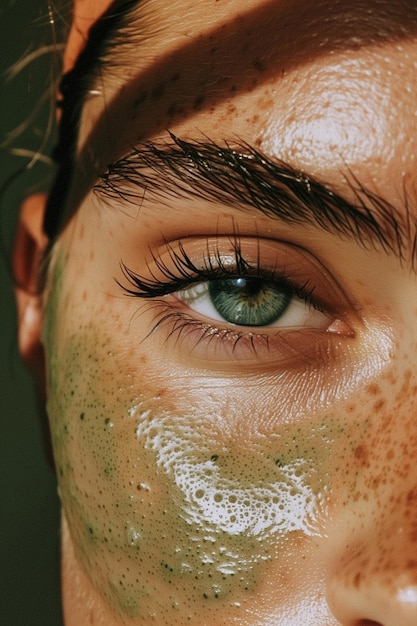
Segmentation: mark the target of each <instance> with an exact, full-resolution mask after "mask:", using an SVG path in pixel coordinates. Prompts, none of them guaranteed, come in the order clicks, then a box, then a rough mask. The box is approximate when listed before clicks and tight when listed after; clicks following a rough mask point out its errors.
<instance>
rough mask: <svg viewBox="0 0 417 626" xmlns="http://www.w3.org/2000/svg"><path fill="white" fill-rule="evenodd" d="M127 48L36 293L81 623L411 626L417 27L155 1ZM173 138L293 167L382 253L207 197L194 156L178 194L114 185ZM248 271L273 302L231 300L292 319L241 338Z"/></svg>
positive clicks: (414, 20)
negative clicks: (279, 302) (338, 202)
mask: <svg viewBox="0 0 417 626" xmlns="http://www.w3.org/2000/svg"><path fill="white" fill-rule="evenodd" d="M394 5H395V6H394ZM129 25H130V29H129V31H128V32H127V33H126V35H125V38H124V39H123V45H120V46H119V47H117V46H114V47H111V46H109V47H108V51H107V52H104V53H103V58H102V59H101V62H100V64H99V66H98V70H97V72H96V79H95V81H94V82H93V83H92V84H91V89H89V91H88V94H87V96H86V98H85V102H84V106H83V109H82V114H81V117H80V125H79V136H78V141H77V146H76V151H77V159H76V163H75V167H74V171H73V175H72V178H71V180H70V181H69V183H70V184H69V190H68V194H67V196H66V199H65V206H64V207H63V210H64V213H65V220H64V223H63V229H62V232H61V233H60V234H59V236H58V237H57V239H56V241H55V243H54V246H53V247H52V250H51V253H50V258H49V260H48V271H47V278H46V285H45V291H44V294H43V298H42V309H41V311H42V313H41V315H42V326H43V329H42V334H41V336H40V341H41V342H42V344H43V347H44V350H45V359H46V368H47V375H46V387H47V398H48V401H47V406H48V414H49V418H50V423H51V436H52V443H53V448H54V455H55V462H56V468H57V476H58V483H59V492H60V496H61V499H62V505H63V598H64V612H65V620H66V621H65V623H66V624H67V625H68V626H72V625H74V626H75V625H78V624H87V623H90V624H98V625H104V624H107V625H113V624H114V625H121V624H126V625H133V624H164V625H166V626H174V625H177V624H178V625H183V624H186V623H190V624H196V625H197V624H198V625H202V624H204V625H207V626H208V625H218V624H220V623H225V624H229V623H230V624H241V625H245V626H249V625H256V626H261V625H262V626H293V625H294V626H300V625H301V624H302V625H303V626H313V625H314V626H335V625H336V624H338V623H341V624H344V625H345V626H360V625H361V624H362V625H364V624H377V625H378V624H379V625H382V626H394V625H395V626H412V625H413V624H415V623H416V619H417V558H416V557H415V556H414V555H415V554H417V486H416V485H417V470H416V464H415V458H416V454H417V425H416V419H415V411H416V398H417V395H416V394H417V381H416V377H415V373H414V372H415V358H414V354H415V350H416V348H417V346H416V333H415V331H414V329H415V326H416V315H417V295H416V294H417V291H416V289H415V287H416V276H415V271H414V269H413V268H414V266H415V258H414V257H415V249H414V242H415V230H416V229H415V222H416V219H415V212H416V209H415V205H416V202H415V178H414V177H415V174H414V169H415V145H414V142H415V139H414V138H415V137H416V136H417V117H416V115H415V100H416V93H415V92H416V86H415V69H416V63H417V44H416V40H415V33H416V27H417V9H416V7H415V6H414V3H409V2H399V3H388V2H376V1H369V2H366V1H364V2H360V3H356V2H336V3H335V2H329V1H322V2H318V3H317V2H315V3H310V2H308V1H304V2H301V1H299V2H296V3H294V2H285V1H282V2H279V1H275V2H271V1H269V2H266V1H259V0H256V1H255V0H251V1H250V2H245V3H244V7H242V3H241V2H240V1H237V0H231V1H230V2H216V1H215V0H205V1H204V2H199V3H195V2H191V1H188V0H184V1H181V2H179V1H176V2H171V3H168V4H167V3H164V2H162V1H161V0H147V1H144V2H142V3H139V4H138V6H137V7H135V8H134V9H132V11H131V14H130V16H129ZM142 39H143V40H142ZM120 68H123V71H120ZM179 141H183V142H186V143H187V145H188V146H193V147H194V148H195V149H196V150H197V152H198V146H199V144H200V143H201V142H204V143H205V144H209V145H210V146H212V145H213V142H215V144H214V145H217V146H220V147H221V148H222V149H224V151H225V152H224V153H225V154H226V155H227V156H228V158H231V155H232V154H236V153H238V154H239V155H240V156H239V162H240V163H243V166H242V167H243V171H244V172H246V174H247V176H248V177H249V174H248V172H249V170H250V168H249V165H248V167H247V169H244V166H245V163H246V162H248V163H249V162H250V161H251V159H252V160H253V155H254V151H258V153H259V154H264V155H265V158H266V159H268V162H273V163H279V162H281V161H284V162H285V163H286V164H287V168H288V170H289V169H291V170H292V171H296V172H298V174H299V179H300V180H301V179H302V176H303V175H305V176H307V177H308V180H307V179H303V180H304V183H303V184H304V188H305V189H306V198H307V199H306V202H307V203H308V201H309V194H308V191H309V185H310V187H311V185H312V184H313V181H314V180H317V181H319V182H320V183H321V184H322V186H325V187H326V189H328V190H330V192H331V193H333V192H334V193H336V194H337V195H338V196H340V198H343V199H345V201H346V203H351V204H352V205H355V206H360V207H361V211H362V214H364V215H366V214H367V211H368V213H370V214H371V215H376V214H377V215H378V219H379V222H380V224H379V229H380V231H381V232H380V236H379V237H376V238H375V237H373V236H371V235H369V236H365V235H364V234H363V233H362V231H361V230H360V229H357V231H356V232H355V228H354V227H352V228H351V229H350V232H349V231H348V229H344V230H343V229H341V228H337V227H336V226H337V224H338V223H339V222H341V221H342V220H343V216H342V215H338V217H337V220H336V221H337V224H336V226H335V227H334V228H332V227H330V226H329V225H328V223H327V222H326V225H325V226H324V225H323V224H322V223H321V220H316V222H314V221H313V220H311V221H310V222H307V221H303V222H302V223H298V222H297V221H296V222H293V221H292V220H291V219H290V218H287V219H284V218H282V217H280V216H277V215H273V214H272V212H270V211H263V210H260V209H259V207H257V206H256V203H255V202H254V204H253V206H251V205H250V202H248V201H247V200H245V201H244V202H242V203H239V202H237V201H236V200H233V201H232V200H231V198H230V197H227V198H226V197H225V196H224V195H223V196H221V197H219V194H217V195H216V194H213V193H212V194H211V195H210V194H208V193H207V194H206V193H201V195H199V194H198V185H197V187H196V184H195V182H192V181H191V177H192V176H191V173H189V174H187V167H188V169H189V170H190V172H191V171H192V172H193V173H195V172H196V171H197V172H198V175H199V176H200V179H198V180H201V181H205V180H206V179H207V171H210V173H212V172H214V173H216V172H217V171H218V170H217V169H215V167H214V165H215V164H213V160H212V161H210V160H208V162H207V161H206V162H205V164H204V165H201V164H200V165H199V164H198V163H197V162H196V157H195V156H194V157H193V158H192V159H191V158H190V157H189V153H187V154H188V157H187V158H188V161H186V163H187V167H185V168H184V172H183V173H182V176H183V177H182V179H180V177H179V176H178V174H174V180H177V181H178V184H179V181H180V180H181V190H179V189H178V187H177V191H175V186H174V188H173V187H172V185H171V186H169V185H164V184H163V182H164V180H165V178H164V176H165V174H164V171H163V168H162V166H161V160H160V161H158V162H156V161H155V162H152V167H153V170H152V171H151V168H150V166H149V164H142V163H141V164H140V167H143V172H144V176H143V177H139V176H137V175H136V174H135V171H136V172H137V170H138V167H139V166H138V162H137V160H136V161H135V160H134V164H133V168H134V170H133V175H130V174H131V173H132V172H129V169H123V168H121V166H120V163H121V162H123V163H124V164H125V161H123V159H126V158H127V155H131V154H132V153H134V150H135V147H137V149H138V151H139V153H140V152H141V148H142V149H144V147H145V143H146V142H148V143H147V144H146V145H147V146H149V145H152V146H153V147H156V148H158V149H159V150H160V152H161V154H162V156H163V154H164V153H167V152H169V151H170V150H171V151H172V150H173V149H176V147H178V145H179V144H178V142H179ZM149 142H151V143H149ZM182 145H183V146H184V145H185V143H183V144H182ZM245 146H246V147H245ZM207 163H208V165H207ZM110 164H112V165H110ZM112 167H114V168H115V169H116V170H117V171H118V172H119V173H120V172H122V174H121V175H120V176H119V178H118V179H117V181H116V184H117V191H116V193H113V194H109V193H108V188H106V187H105V182H103V181H106V176H107V180H108V175H109V172H111V171H112ZM199 167H200V170H201V171H199V169H198V168H199ZM216 167H217V165H216ZM231 169H233V166H232V167H231ZM113 171H114V169H113ZM103 176H104V178H103ZM259 176H260V177H261V178H262V176H261V174H259ZM152 177H154V178H155V179H156V180H158V177H159V180H161V179H162V183H159V186H152V185H151V184H150V180H151V179H152ZM217 178H218V177H217V176H214V179H217ZM243 180H244V177H243ZM306 180H307V182H305V181H306ZM144 181H145V182H144ZM145 183H146V184H145ZM240 184H241V183H240ZM283 184H284V183H283ZM264 186H266V182H265V181H264ZM268 186H270V181H268ZM93 187H94V188H93ZM203 187H204V185H203V183H201V189H203ZM260 187H262V185H261V186H260ZM196 188H197V192H196ZM246 188H247V189H249V190H251V189H252V187H251V186H250V185H249V184H248V185H247V187H246ZM365 189H366V190H367V192H366V193H365V192H364V190H365ZM249 195H250V192H249ZM289 196H290V198H291V199H292V200H291V202H292V204H291V203H290V211H294V210H295V208H296V206H297V202H295V201H294V199H293V195H292V194H291V193H290V194H289ZM371 196H372V198H374V203H373V204H372V202H370V198H371ZM382 198H384V200H382ZM387 211H388V213H389V215H390V216H391V215H392V214H393V213H394V216H395V226H393V223H394V220H392V219H391V220H390V218H389V217H388V218H387V216H386V215H387ZM291 215H292V214H291ZM384 216H385V217H384ZM383 217H384V219H383ZM371 222H372V220H371ZM372 223H373V222H372ZM381 233H382V234H381ZM399 257H400V258H399ZM238 270H239V271H238ZM242 276H243V277H244V279H245V280H246V281H248V284H252V283H251V282H250V281H251V280H253V279H256V280H257V281H258V282H259V280H261V282H262V281H263V282H262V286H263V288H264V291H261V292H259V291H256V292H255V296H254V295H253V293H252V292H251V293H249V295H248V291H246V292H242V291H239V289H240V287H239V285H236V284H235V283H233V289H235V290H236V289H237V293H238V294H242V293H244V295H245V298H246V299H244V300H243V302H244V307H245V306H247V303H248V302H249V303H252V302H253V301H256V302H257V303H258V302H269V300H270V298H271V297H272V295H274V296H275V295H276V294H277V291H279V295H280V296H281V295H282V292H283V291H284V292H285V293H286V294H289V300H290V302H291V305H290V304H289V305H288V308H287V309H285V311H284V313H283V315H282V316H281V315H277V316H276V319H274V320H273V321H272V322H271V323H268V325H261V324H260V325H259V326H257V325H255V324H247V325H241V324H236V323H232V322H230V321H228V320H227V319H226V320H225V319H223V318H222V316H221V315H220V316H219V312H218V310H214V309H213V306H212V305H213V294H214V295H215V296H216V297H217V295H218V293H219V291H216V286H215V283H216V284H218V281H219V280H220V279H222V280H225V281H226V283H225V284H226V285H229V284H230V281H231V280H232V279H236V278H239V277H242ZM207 284H209V287H210V289H211V291H209V292H207ZM157 289H159V291H157ZM207 293H209V295H207ZM231 293H232V296H230V297H229V298H228V299H227V302H228V303H229V302H230V301H231V302H232V303H233V305H234V303H236V304H239V305H241V304H242V300H241V299H239V298H235V292H233V291H232V292H231ZM210 294H211V301H210V297H209V296H210ZM222 294H223V292H222V291H221V290H220V296H222ZM261 296H262V297H261ZM262 298H263V299H262ZM290 307H292V308H290ZM232 308H233V307H232ZM260 310H261V311H263V308H262V306H260Z"/></svg>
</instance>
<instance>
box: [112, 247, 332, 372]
mask: <svg viewBox="0 0 417 626" xmlns="http://www.w3.org/2000/svg"><path fill="white" fill-rule="evenodd" d="M221 241H222V244H219V243H218V242H216V243H215V244H213V242H210V243H209V241H208V240H206V241H205V246H206V254H205V255H203V256H202V260H201V262H200V264H199V266H197V265H196V263H195V262H194V261H193V260H192V258H191V256H190V254H189V253H188V252H187V250H186V249H185V247H184V244H183V242H181V241H180V242H178V243H176V245H175V249H174V247H173V246H172V245H171V244H166V247H165V248H164V250H163V252H162V253H160V252H158V255H156V254H152V257H151V261H150V262H148V264H147V275H148V276H147V277H145V276H143V275H139V274H138V273H136V272H134V271H133V270H131V269H130V268H129V267H127V265H126V264H125V263H123V262H121V264H120V267H121V272H122V275H123V278H124V280H121V281H119V280H117V281H116V282H117V283H118V285H119V286H120V287H121V289H122V290H123V292H124V293H125V294H126V295H128V296H130V297H134V298H139V299H142V300H145V301H152V307H153V308H154V310H155V311H156V314H155V315H154V321H153V325H152V328H151V330H150V331H149V332H148V333H147V335H146V337H149V336H150V335H151V334H152V333H153V332H154V331H155V330H156V329H157V328H161V327H162V326H164V327H165V326H166V327H167V337H168V338H170V337H175V340H176V342H178V340H179V339H189V340H191V342H192V345H191V353H192V354H196V352H195V350H196V349H197V348H198V350H199V349H200V346H201V345H202V344H203V341H204V340H207V342H208V343H207V346H208V348H207V350H205V351H204V353H203V354H202V356H203V359H204V362H208V361H207V359H209V360H210V358H214V359H215V360H217V361H219V359H220V360H222V359H223V358H224V357H226V358H229V359H231V361H230V363H232V362H233V361H235V360H237V361H241V360H242V359H244V360H245V359H253V358H254V357H255V359H258V357H262V362H264V363H266V362H268V360H270V359H271V358H272V359H273V362H276V360H277V359H278V360H279V361H280V362H282V364H284V363H285V367H287V366H288V367H290V366H291V363H292V362H294V363H298V364H300V363H301V361H302V362H303V363H304V366H305V363H306V359H310V362H311V363H313V362H314V361H317V362H318V360H319V359H322V356H323V354H326V350H327V348H325V347H324V344H323V343H322V348H323V351H321V350H319V349H318V344H317V342H318V341H321V342H323V341H324V342H325V343H326V345H327V346H328V345H329V343H328V342H329V341H330V337H329V334H328V333H326V332H325V330H324V328H315V327H312V328H309V327H301V328H297V327H292V328H284V327H278V326H273V327H272V326H269V327H268V326H261V325H260V326H254V325H253V326H250V327H248V326H244V325H241V326H239V325H238V326H236V325H234V324H229V323H228V322H227V321H224V322H219V321H217V320H214V319H210V318H207V317H206V318H205V319H204V320H202V319H198V317H199V315H200V314H196V313H195V311H193V310H192V309H191V308H190V307H188V306H187V304H185V303H184V301H183V300H181V299H180V298H175V296H174V294H176V293H177V292H181V291H183V290H185V289H190V287H192V286H193V285H197V284H199V283H204V282H207V281H214V280H216V279H225V278H226V279H227V278H241V277H243V278H259V279H261V280H266V281H275V282H276V283H279V287H280V288H281V287H282V289H285V290H287V293H288V294H289V295H290V297H291V299H294V300H295V298H298V299H299V300H301V301H304V303H305V306H306V307H310V308H311V309H312V310H313V309H314V310H315V311H317V312H319V313H323V317H324V318H327V319H328V323H329V324H330V322H331V315H332V313H333V311H334V306H333V305H332V304H331V303H329V302H327V300H326V298H325V297H324V298H323V299H321V298H318V297H316V295H315V289H316V288H315V285H314V284H312V281H311V279H310V277H309V278H307V279H304V277H303V276H302V272H301V277H302V278H301V277H300V278H298V277H297V275H298V274H300V268H298V265H301V266H302V264H301V262H300V263H299V264H298V265H297V264H296V265H295V267H296V269H295V270H294V269H293V270H291V268H290V269H289V270H288V268H286V267H285V263H282V262H277V261H275V262H274V263H273V264H272V267H271V268H268V267H265V265H267V263H264V262H261V259H260V256H261V250H260V248H261V244H259V242H258V244H257V245H258V250H257V253H255V259H254V261H252V262H249V261H247V260H246V259H245V257H244V254H243V250H242V246H241V243H240V241H239V239H238V238H237V237H234V238H232V239H227V240H226V242H227V244H228V252H227V253H225V252H224V241H225V239H224V238H222V239H221ZM186 245H187V244H186ZM230 245H231V246H232V253H230ZM281 245H282V244H281ZM284 246H285V248H286V255H287V257H288V258H291V250H290V246H287V245H285V244H284ZM222 247H223V249H222ZM198 253H199V255H200V256H201V246H199V247H198ZM297 254H298V255H300V252H299V251H298V253H297ZM193 256H194V255H193ZM292 263H293V265H294V261H292ZM290 265H291V263H290ZM263 266H264V267H263ZM316 271H317V270H316ZM311 273H313V270H311ZM305 274H307V272H306V271H305ZM294 275H295V277H296V280H294ZM291 276H293V278H291ZM332 286H333V285H332ZM320 290H321V292H323V291H324V292H326V289H323V286H322V287H321V288H320ZM328 290H329V291H330V288H328ZM170 295H172V296H173V297H172V298H169V296H170ZM167 296H168V298H167ZM327 316H329V317H327ZM200 317H201V315H200ZM293 331H296V332H293ZM330 334H331V333H330ZM146 337H145V338H146ZM176 345H178V343H176ZM198 350H197V354H198V353H199V352H198ZM219 351H220V352H219ZM320 354H321V356H319V355H320ZM308 355H309V356H308ZM300 359H301V360H300Z"/></svg>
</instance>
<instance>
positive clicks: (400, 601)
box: [327, 484, 417, 626]
mask: <svg viewBox="0 0 417 626" xmlns="http://www.w3.org/2000/svg"><path fill="white" fill-rule="evenodd" d="M364 510H365V507H364ZM377 515H378V517H376V515H375V514H374V515H372V518H373V519H369V518H367V515H366V513H363V515H358V523H357V525H356V529H355V531H354V532H353V533H350V532H349V533H348V531H347V530H346V534H345V538H344V540H342V542H340V543H339V549H338V550H337V556H336V558H335V561H334V563H333V567H332V572H331V575H330V577H329V579H328V585H327V600H328V605H329V608H330V610H331V611H332V613H333V615H334V616H335V617H336V619H337V620H338V621H339V622H340V624H342V625H343V626H365V625H368V626H371V625H373V626H416V625H417V484H414V485H408V486H406V487H405V488H404V489H403V490H401V492H400V493H397V494H392V495H391V497H390V498H389V500H388V501H386V502H385V504H384V506H382V507H378V513H377ZM342 536H343V531H342Z"/></svg>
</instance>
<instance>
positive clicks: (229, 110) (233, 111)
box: [227, 104, 236, 114]
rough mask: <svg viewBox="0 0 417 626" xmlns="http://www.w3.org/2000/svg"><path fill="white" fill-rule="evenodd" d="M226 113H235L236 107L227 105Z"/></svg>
mask: <svg viewBox="0 0 417 626" xmlns="http://www.w3.org/2000/svg"><path fill="white" fill-rule="evenodd" d="M227 112H228V113H229V114H232V113H235V112H236V107H235V105H234V104H228V105H227Z"/></svg>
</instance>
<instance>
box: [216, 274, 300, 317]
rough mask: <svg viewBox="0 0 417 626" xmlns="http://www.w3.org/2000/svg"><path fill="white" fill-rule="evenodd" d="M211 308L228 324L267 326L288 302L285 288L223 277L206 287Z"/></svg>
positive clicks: (262, 281) (251, 280)
mask: <svg viewBox="0 0 417 626" xmlns="http://www.w3.org/2000/svg"><path fill="white" fill-rule="evenodd" d="M208 290H209V295H210V298H211V301H212V303H213V306H214V308H215V309H216V311H217V312H218V313H219V315H221V316H222V318H223V319H225V320H226V321H227V322H229V323H231V324H239V325H241V326H268V325H269V324H272V323H273V322H275V321H277V320H278V319H279V318H280V317H281V315H282V314H283V313H284V311H285V310H286V309H287V307H288V305H289V304H290V302H291V299H292V294H291V292H290V290H289V289H288V287H286V286H284V285H281V284H279V283H278V282H277V281H268V280H265V279H262V278H224V279H217V280H212V281H210V282H209V285H208Z"/></svg>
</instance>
